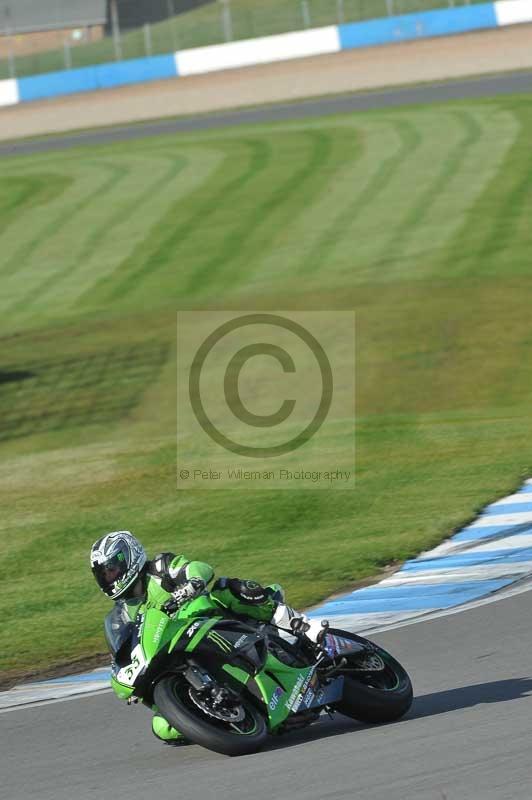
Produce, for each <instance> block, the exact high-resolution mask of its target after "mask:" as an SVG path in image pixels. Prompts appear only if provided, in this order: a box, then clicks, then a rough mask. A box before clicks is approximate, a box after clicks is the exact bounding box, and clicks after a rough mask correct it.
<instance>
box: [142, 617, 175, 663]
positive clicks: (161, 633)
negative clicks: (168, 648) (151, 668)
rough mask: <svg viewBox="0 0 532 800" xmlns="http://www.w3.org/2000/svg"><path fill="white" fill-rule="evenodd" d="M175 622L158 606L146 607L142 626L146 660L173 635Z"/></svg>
mask: <svg viewBox="0 0 532 800" xmlns="http://www.w3.org/2000/svg"><path fill="white" fill-rule="evenodd" d="M175 632H176V624H175V622H174V621H173V620H172V619H170V617H169V616H168V615H167V614H165V613H164V612H163V611H159V609H158V608H148V609H147V610H146V615H145V618H144V625H143V628H142V649H143V650H144V653H145V655H146V657H147V658H148V660H150V661H151V659H152V658H153V657H154V656H155V654H156V653H157V652H158V651H159V650H160V649H161V648H162V647H163V646H164V645H165V644H166V643H167V642H169V641H170V639H171V638H172V637H173V636H174V634H175Z"/></svg>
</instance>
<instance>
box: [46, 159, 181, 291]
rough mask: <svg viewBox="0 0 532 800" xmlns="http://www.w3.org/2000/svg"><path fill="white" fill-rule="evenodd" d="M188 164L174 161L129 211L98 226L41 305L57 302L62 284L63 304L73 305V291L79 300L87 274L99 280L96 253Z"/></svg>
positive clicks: (119, 211)
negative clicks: (95, 266) (115, 229)
mask: <svg viewBox="0 0 532 800" xmlns="http://www.w3.org/2000/svg"><path fill="white" fill-rule="evenodd" d="M186 163H187V161H186V159H185V158H184V157H182V156H179V157H178V158H174V159H172V163H171V165H170V167H169V168H168V169H167V170H166V171H165V173H164V175H163V176H161V177H158V178H156V180H155V181H154V182H153V183H152V184H148V186H147V187H146V188H145V189H144V191H142V192H140V194H135V195H134V197H133V199H132V200H131V202H130V203H129V204H128V205H127V206H126V207H125V208H118V209H117V210H116V211H115V213H114V214H113V213H111V214H110V215H109V216H108V217H107V218H106V219H104V220H103V222H102V223H101V224H97V225H96V226H95V228H94V230H93V232H91V234H90V235H89V236H88V237H87V239H86V241H85V244H84V246H83V248H82V250H81V252H80V253H79V254H78V253H75V254H74V256H75V257H74V260H73V261H71V262H70V263H68V262H67V263H66V265H65V267H64V268H63V270H62V271H61V272H60V273H56V275H55V277H56V280H55V281H50V282H49V284H48V285H47V286H44V288H43V290H42V291H41V292H40V296H39V304H40V305H43V304H47V303H48V302H53V296H52V297H50V293H51V292H53V291H55V289H56V285H59V284H62V286H61V300H62V302H63V303H65V304H70V302H71V301H70V296H71V293H72V291H73V292H74V294H75V296H76V298H77V296H78V291H79V289H78V286H79V285H82V279H83V277H84V276H85V275H86V274H87V272H90V274H91V276H93V277H92V280H93V281H95V280H97V276H98V274H99V271H98V270H97V269H95V268H92V267H91V262H92V261H93V257H94V253H95V252H98V250H99V249H101V248H102V246H103V244H104V242H105V240H106V239H108V238H110V237H112V234H113V229H114V228H115V227H117V226H118V225H120V224H121V223H122V222H123V221H124V220H125V219H126V218H128V216H129V215H130V214H133V213H138V212H139V211H141V210H142V207H143V206H144V204H145V203H147V202H148V201H149V200H150V198H152V199H153V197H155V196H156V195H157V194H158V193H160V192H162V191H163V190H164V187H165V186H166V185H167V184H168V183H169V182H170V181H172V180H173V179H174V178H176V177H177V175H179V173H180V172H181V171H182V170H183V168H184V167H185V165H186ZM133 169H134V164H133V163H132V162H130V163H129V168H128V174H129V173H131V171H133ZM126 177H127V176H124V178H123V180H125V179H126ZM111 189H114V186H110V187H108V189H107V190H108V191H110V190H111ZM69 289H70V291H69Z"/></svg>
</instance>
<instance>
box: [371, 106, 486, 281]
mask: <svg viewBox="0 0 532 800" xmlns="http://www.w3.org/2000/svg"><path fill="white" fill-rule="evenodd" d="M451 116H452V117H454V118H455V119H456V120H457V121H458V123H459V124H460V126H461V127H462V128H463V129H464V131H465V133H464V136H463V137H462V138H461V139H460V141H459V142H458V143H457V144H456V145H455V146H454V147H452V148H451V149H450V151H449V152H447V153H446V154H445V155H444V156H443V158H442V159H441V168H440V170H439V172H438V174H437V175H436V176H435V177H434V179H433V180H432V181H431V182H430V183H429V184H427V185H426V186H425V187H424V188H423V190H422V191H421V192H419V193H418V194H417V195H414V202H413V203H412V205H411V206H410V207H409V208H407V209H406V212H405V214H404V215H403V217H402V218H401V219H400V220H399V222H398V225H397V228H396V229H395V233H394V235H393V236H392V238H391V239H390V241H388V242H387V243H386V246H385V247H384V248H383V251H382V253H381V255H379V256H377V259H376V264H378V266H379V270H382V269H385V268H388V269H392V270H393V268H394V266H395V267H397V264H398V259H399V258H400V256H399V255H398V254H401V253H405V252H406V251H407V247H408V243H409V241H410V240H412V239H415V237H416V232H417V230H418V228H420V227H421V226H422V225H423V223H424V221H425V219H426V217H427V215H428V214H429V213H430V211H431V208H432V206H433V204H434V203H435V202H436V201H437V199H438V198H439V196H440V195H441V194H442V193H443V192H444V190H445V187H446V186H447V185H448V183H449V181H450V180H451V179H452V178H453V177H454V176H455V175H456V173H457V172H458V171H459V170H460V169H461V167H462V165H463V163H464V161H465V160H466V158H467V156H468V154H469V151H470V149H471V148H472V147H474V146H475V145H476V144H477V142H478V141H479V139H480V137H481V136H482V130H483V129H482V127H481V125H479V123H478V121H477V120H476V119H475V118H474V117H473V115H472V114H471V113H469V112H468V111H466V110H457V111H453V112H451Z"/></svg>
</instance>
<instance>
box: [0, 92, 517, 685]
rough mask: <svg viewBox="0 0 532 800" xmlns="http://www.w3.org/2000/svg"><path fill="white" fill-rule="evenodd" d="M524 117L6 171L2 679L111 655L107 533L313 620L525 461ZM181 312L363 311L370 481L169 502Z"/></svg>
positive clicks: (151, 151)
mask: <svg viewBox="0 0 532 800" xmlns="http://www.w3.org/2000/svg"><path fill="white" fill-rule="evenodd" d="M531 129H532V102H531V100H530V98H529V97H513V98H511V97H506V98H501V99H493V100H490V101H478V102H467V103H466V102H463V103H458V102H456V103H452V104H445V105H439V106H436V105H435V106H429V107H425V108H410V109H398V110H393V111H380V112H372V113H365V114H354V115H348V116H341V117H336V118H333V117H327V118H322V119H315V120H313V121H310V122H293V123H282V124H270V125H260V126H249V127H245V128H244V127H242V128H238V129H234V128H233V129H226V130H220V131H218V132H212V131H211V132H209V133H194V134H193V135H180V136H166V137H160V138H151V139H146V140H141V141H137V142H128V143H121V144H119V145H113V146H108V145H103V146H98V147H94V148H92V149H88V148H87V149H82V148H79V149H73V150H68V151H65V152H64V153H48V154H40V155H35V156H25V157H16V158H9V159H4V160H3V161H2V177H1V180H0V285H1V293H0V338H1V342H2V350H1V360H0V447H1V452H2V459H1V463H0V497H1V506H2V516H1V518H0V529H1V540H0V554H1V559H0V564H1V582H2V587H3V602H2V608H3V615H2V616H3V624H2V632H1V634H0V636H1V652H2V656H1V659H2V661H1V667H2V669H3V670H4V671H7V672H8V673H9V672H11V671H14V670H20V669H24V668H34V667H39V666H44V665H46V664H50V663H58V662H61V661H65V660H68V659H72V658H75V657H81V656H88V655H92V654H94V653H98V652H102V651H103V650H104V642H103V636H102V617H103V615H104V613H105V612H106V610H108V608H109V603H108V601H107V600H106V599H105V598H104V597H103V596H102V595H101V594H100V593H99V591H98V590H97V588H96V585H95V583H94V581H93V578H92V576H91V573H90V570H89V567H88V552H89V548H90V545H91V543H92V541H93V540H94V539H95V538H96V537H97V536H99V535H101V534H102V533H103V532H105V531H107V530H110V529H114V528H118V527H120V528H130V529H132V530H133V531H135V532H136V533H137V534H138V535H139V536H140V538H141V539H142V540H143V541H144V542H145V543H146V545H147V547H148V548H149V550H150V551H152V552H153V551H156V550H160V549H164V548H168V549H172V550H177V551H183V552H185V554H188V555H189V556H194V557H197V558H203V559H206V560H209V561H210V562H211V563H213V564H214V565H215V567H216V569H217V572H218V574H227V573H230V574H238V575H242V576H249V577H255V578H256V579H258V580H263V581H270V580H279V581H280V582H282V583H283V584H285V586H286V588H287V590H288V595H289V599H290V600H291V601H292V602H293V603H294V604H295V605H299V606H304V605H306V604H311V603H315V602H316V601H318V600H320V599H321V598H324V597H325V596H327V595H328V594H329V593H331V592H333V591H334V590H337V589H339V588H342V587H345V586H347V585H349V584H351V583H353V582H354V581H356V580H358V579H361V578H364V577H367V576H371V575H374V574H376V573H378V572H379V570H380V569H381V568H382V567H384V566H385V565H388V564H391V563H395V562H400V561H402V560H403V559H405V558H408V557H411V556H414V555H415V554H416V553H418V552H419V551H420V550H422V549H424V548H427V547H430V546H433V545H435V544H436V543H437V542H439V541H440V540H441V539H442V538H443V537H445V536H446V535H448V534H449V533H450V532H451V531H452V530H453V529H455V528H456V526H458V525H460V524H462V523H464V522H465V521H466V520H468V519H470V518H471V517H472V516H473V515H474V514H475V513H476V512H477V511H478V510H479V509H480V508H481V506H482V505H483V504H485V503H486V502H488V501H490V500H493V499H494V498H495V497H497V496H498V495H502V494H504V493H506V492H508V491H509V490H511V489H512V488H513V487H515V486H517V485H518V484H519V482H520V480H521V479H522V478H523V476H524V475H527V474H530V472H531V471H532V418H531V414H530V404H531V400H532V368H531V364H532V329H531V324H530V318H531V314H530V297H531V289H532V275H531V255H530V254H531V245H532V228H531V225H530V219H531V218H532V160H531V152H532V151H531V150H530V130H531ZM177 308H185V309H217V308H221V309H223V308H231V309H246V310H249V309H278V308H281V309H283V308H285V309H327V310H329V309H355V310H356V313H357V351H358V352H357V356H358V360H357V378H358V388H357V409H358V410H357V420H356V427H357V486H356V489H355V490H354V491H347V492H346V491H344V492H329V491H323V490H319V491H299V492H297V491H280V492H270V491H251V490H249V489H248V490H247V491H241V492H235V491H209V492H177V490H176V466H175V462H176V446H175V413H176V409H175V377H176V366H175V319H176V314H175V312H176V309H177ZM342 425H343V428H342V426H340V428H341V429H340V432H339V433H340V435H339V436H337V438H336V439H335V438H334V436H333V437H332V440H331V443H330V444H331V448H332V449H333V450H334V448H335V447H337V448H341V438H342V436H341V434H342V433H348V432H349V430H350V429H351V427H352V425H353V421H352V420H344V421H343V423H342Z"/></svg>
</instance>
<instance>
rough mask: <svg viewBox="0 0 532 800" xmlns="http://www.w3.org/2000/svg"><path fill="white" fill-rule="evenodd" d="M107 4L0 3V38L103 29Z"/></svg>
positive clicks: (97, 0) (56, 0)
mask: <svg viewBox="0 0 532 800" xmlns="http://www.w3.org/2000/svg"><path fill="white" fill-rule="evenodd" d="M106 20H107V0H0V34H10V33H29V32H30V31H43V30H53V29H54V28H76V27H80V28H81V27H84V26H86V25H103V24H105V22H106Z"/></svg>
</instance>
